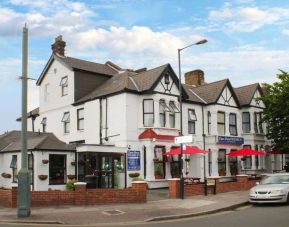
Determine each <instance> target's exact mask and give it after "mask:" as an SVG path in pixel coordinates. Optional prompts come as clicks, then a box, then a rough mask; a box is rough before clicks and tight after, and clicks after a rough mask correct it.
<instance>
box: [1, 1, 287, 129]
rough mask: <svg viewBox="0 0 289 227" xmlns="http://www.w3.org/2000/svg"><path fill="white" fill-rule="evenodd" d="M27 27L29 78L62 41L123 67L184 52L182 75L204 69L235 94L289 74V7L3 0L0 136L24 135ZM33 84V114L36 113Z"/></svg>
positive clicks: (74, 52)
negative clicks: (240, 88)
mask: <svg viewBox="0 0 289 227" xmlns="http://www.w3.org/2000/svg"><path fill="white" fill-rule="evenodd" d="M25 22H26V23H27V24H28V27H29V75H30V76H31V77H34V78H38V77H39V75H40V73H41V71H42V69H43V68H44V66H45V64H46V62H47V60H48V59H49V57H50V55H51V49H50V48H51V44H52V43H53V41H54V38H55V37H56V36H58V35H62V36H63V39H64V40H65V41H66V43H67V48H66V55H68V56H71V57H76V58H81V59H85V60H91V61H95V62H99V63H104V62H106V61H107V60H111V61H113V62H115V63H116V64H118V65H120V66H121V67H123V68H133V69H137V68H142V67H147V68H153V67H156V66H159V65H162V64H165V63H170V64H171V65H172V66H173V68H174V70H175V72H178V70H177V49H178V48H181V47H184V46H186V45H188V44H191V43H194V42H196V41H198V40H200V39H203V38H206V39H207V40H208V43H206V44H205V45H200V46H193V47H191V48H189V49H186V50H185V51H183V52H182V55H181V59H182V72H186V71H189V70H192V69H196V68H199V69H202V70H203V71H204V72H205V80H206V81H207V82H213V81H216V80H221V79H224V78H229V79H230V81H231V83H232V85H233V86H234V87H238V86H243V85H246V84H250V83H256V82H260V83H264V82H266V83H272V82H274V81H275V80H276V73H278V69H283V70H285V71H289V64H288V62H289V51H288V50H289V1H288V0H276V1H272V0H262V1H261V0H234V1H220V0H202V1H189V0H111V1H109V0H98V1H94V0H88V1H76V0H75V1H70V0H62V1H59V0H46V1H42V0H2V1H1V2H0V105H1V110H2V111H1V118H0V133H2V132H4V131H6V130H12V129H19V128H20V124H19V123H17V122H16V121H15V119H16V118H17V117H19V116H20V113H21V81H20V80H17V76H20V75H21V40H22V37H21V36H22V27H23V26H24V23H25ZM34 83H35V82H30V83H29V97H28V99H29V104H28V105H29V109H32V108H35V107H37V106H38V92H37V87H36V86H35V84H34Z"/></svg>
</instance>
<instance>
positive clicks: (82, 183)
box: [74, 182, 86, 186]
mask: <svg viewBox="0 0 289 227" xmlns="http://www.w3.org/2000/svg"><path fill="white" fill-rule="evenodd" d="M74 185H83V186H84V185H86V182H75V183H74Z"/></svg>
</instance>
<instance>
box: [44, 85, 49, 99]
mask: <svg viewBox="0 0 289 227" xmlns="http://www.w3.org/2000/svg"><path fill="white" fill-rule="evenodd" d="M49 87H50V86H49V84H45V86H44V101H45V102H47V101H48V100H49Z"/></svg>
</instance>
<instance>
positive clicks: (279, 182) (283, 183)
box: [249, 173, 289, 204]
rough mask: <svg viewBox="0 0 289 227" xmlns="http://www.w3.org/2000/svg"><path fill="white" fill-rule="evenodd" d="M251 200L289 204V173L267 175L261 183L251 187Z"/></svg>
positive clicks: (254, 201) (252, 201) (251, 201)
mask: <svg viewBox="0 0 289 227" xmlns="http://www.w3.org/2000/svg"><path fill="white" fill-rule="evenodd" d="M249 202H250V203H288V204H289V173H278V174H268V175H266V176H265V177H264V178H263V179H262V180H261V181H260V183H257V185H256V186H255V187H253V188H251V190H250V193H249Z"/></svg>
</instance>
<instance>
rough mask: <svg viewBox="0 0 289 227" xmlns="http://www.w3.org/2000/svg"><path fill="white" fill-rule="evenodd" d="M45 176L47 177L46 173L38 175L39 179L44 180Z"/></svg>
mask: <svg viewBox="0 0 289 227" xmlns="http://www.w3.org/2000/svg"><path fill="white" fill-rule="evenodd" d="M47 177H48V176H47V175H43V174H40V175H38V178H39V180H46V179H47Z"/></svg>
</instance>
